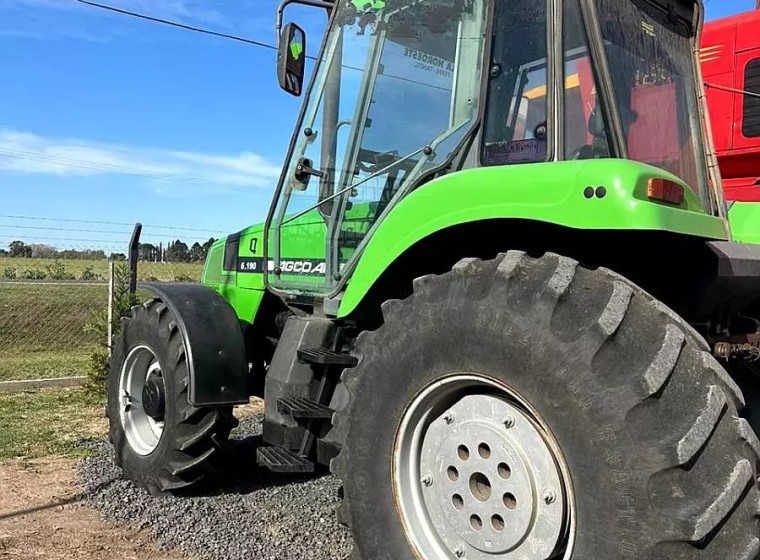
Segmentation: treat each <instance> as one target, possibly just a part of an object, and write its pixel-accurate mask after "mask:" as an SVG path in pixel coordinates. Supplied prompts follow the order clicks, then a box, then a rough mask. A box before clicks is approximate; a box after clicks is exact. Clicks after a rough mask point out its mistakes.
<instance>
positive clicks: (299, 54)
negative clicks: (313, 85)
mask: <svg viewBox="0 0 760 560" xmlns="http://www.w3.org/2000/svg"><path fill="white" fill-rule="evenodd" d="M305 72H306V33H305V32H304V30H303V29H301V28H300V27H298V26H297V25H296V24H295V23H289V24H287V25H286V26H285V29H283V31H282V33H281V34H280V44H279V47H278V49H277V79H278V80H279V82H280V87H281V88H282V89H284V90H285V91H287V92H288V93H289V94H291V95H295V96H296V97H298V96H300V95H301V91H302V90H303V77H304V74H305Z"/></svg>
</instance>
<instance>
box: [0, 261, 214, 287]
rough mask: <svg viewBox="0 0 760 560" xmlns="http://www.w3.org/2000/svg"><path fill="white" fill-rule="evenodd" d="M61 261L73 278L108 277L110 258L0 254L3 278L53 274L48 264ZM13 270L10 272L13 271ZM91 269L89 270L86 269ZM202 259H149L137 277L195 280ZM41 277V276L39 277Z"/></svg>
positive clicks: (142, 278) (154, 279)
mask: <svg viewBox="0 0 760 560" xmlns="http://www.w3.org/2000/svg"><path fill="white" fill-rule="evenodd" d="M56 263H59V264H60V265H61V266H62V267H63V270H64V271H65V274H66V275H68V276H73V277H74V279H77V280H80V279H86V280H106V279H108V263H109V261H107V260H99V261H88V260H63V259H62V260H57V261H56V260H55V259H22V258H16V257H0V280H4V279H5V280H7V279H9V278H11V277H13V278H15V279H24V273H25V272H26V271H29V272H30V273H31V274H32V275H34V273H36V272H38V271H39V272H40V273H43V274H45V278H44V279H48V280H50V279H53V280H54V279H56V278H51V275H50V273H49V268H55V267H56ZM11 270H12V271H13V272H10V271H11ZM87 271H89V272H87ZM202 272H203V263H149V262H140V263H139V264H138V266H137V279H138V280H139V281H145V282H147V281H160V282H176V281H195V282H198V281H200V279H201V273H202ZM37 279H41V278H37Z"/></svg>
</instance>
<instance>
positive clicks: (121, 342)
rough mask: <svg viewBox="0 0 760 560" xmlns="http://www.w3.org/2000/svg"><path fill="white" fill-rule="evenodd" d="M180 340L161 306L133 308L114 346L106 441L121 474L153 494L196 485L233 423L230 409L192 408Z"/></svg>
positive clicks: (155, 303) (155, 301)
mask: <svg viewBox="0 0 760 560" xmlns="http://www.w3.org/2000/svg"><path fill="white" fill-rule="evenodd" d="M188 383H189V378H188V368H187V356H186V352H185V347H184V343H183V341H182V336H181V334H180V332H179V329H178V328H177V322H176V320H175V318H174V317H173V315H172V312H171V311H170V310H169V308H168V307H167V305H166V304H164V303H163V302H161V301H160V300H158V299H152V300H150V301H148V302H146V303H145V304H143V305H138V306H135V307H133V308H132V310H131V312H130V316H129V317H126V318H124V319H123V320H122V332H121V334H120V336H118V337H117V338H116V340H115V341H114V347H113V355H112V358H111V368H110V374H109V380H108V405H107V413H108V418H109V437H110V440H111V442H112V444H113V445H114V448H115V453H116V463H117V464H118V465H119V466H120V467H121V469H122V471H123V473H124V475H125V476H126V477H127V478H128V479H130V480H132V481H134V482H135V483H137V484H138V485H140V486H142V487H144V488H146V489H148V490H149V491H150V492H151V493H153V494H161V493H164V492H177V491H180V490H185V489H188V488H189V487H191V486H194V485H197V484H199V483H200V482H201V481H202V480H203V479H204V477H205V476H206V475H207V474H208V473H209V472H212V471H213V466H214V460H215V459H216V458H217V457H216V456H217V455H218V452H219V448H220V446H222V445H224V443H225V442H226V440H227V438H228V436H229V433H230V430H231V429H232V428H233V427H234V426H235V424H236V420H235V418H234V416H233V415H232V407H205V408H199V407H195V406H192V405H191V404H190V403H189V401H188Z"/></svg>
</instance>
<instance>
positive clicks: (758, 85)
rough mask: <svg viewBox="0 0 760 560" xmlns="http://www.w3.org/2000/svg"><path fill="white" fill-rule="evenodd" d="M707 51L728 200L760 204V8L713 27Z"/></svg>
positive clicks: (715, 129) (711, 105)
mask: <svg viewBox="0 0 760 560" xmlns="http://www.w3.org/2000/svg"><path fill="white" fill-rule="evenodd" d="M701 50H702V68H703V74H704V79H705V83H706V84H707V101H708V105H709V109H710V118H711V121H712V126H713V138H714V141H715V147H716V150H717V152H718V161H719V163H720V170H721V173H722V175H723V186H724V188H725V192H726V198H727V199H728V200H730V201H744V202H760V9H759V10H753V11H750V12H747V13H744V14H740V15H737V16H732V17H728V18H724V19H721V20H716V21H713V22H710V23H709V24H707V25H706V26H705V31H704V34H703V36H702V49H701Z"/></svg>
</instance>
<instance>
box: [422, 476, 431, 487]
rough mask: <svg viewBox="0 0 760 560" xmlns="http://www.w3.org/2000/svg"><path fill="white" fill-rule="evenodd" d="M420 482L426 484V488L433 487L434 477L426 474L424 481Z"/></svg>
mask: <svg viewBox="0 0 760 560" xmlns="http://www.w3.org/2000/svg"><path fill="white" fill-rule="evenodd" d="M420 482H422V484H424V485H425V486H432V485H433V476H432V475H429V474H426V475H425V476H423V477H422V479H421V480H420Z"/></svg>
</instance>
